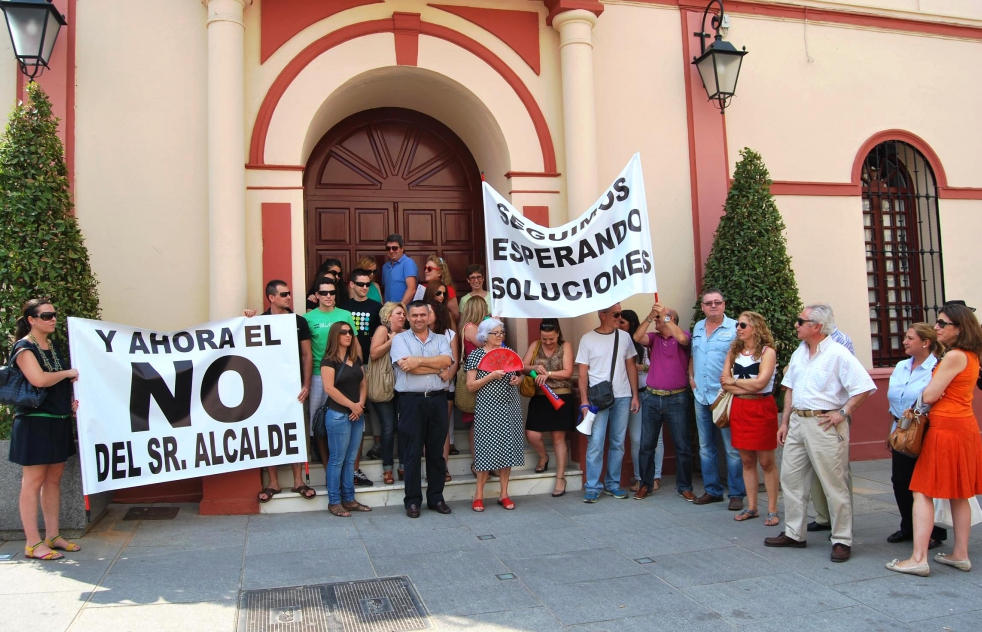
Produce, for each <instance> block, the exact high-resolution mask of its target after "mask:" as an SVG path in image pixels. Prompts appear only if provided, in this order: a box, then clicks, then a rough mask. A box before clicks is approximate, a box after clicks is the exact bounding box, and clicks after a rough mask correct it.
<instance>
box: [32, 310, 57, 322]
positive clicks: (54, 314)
mask: <svg viewBox="0 0 982 632" xmlns="http://www.w3.org/2000/svg"><path fill="white" fill-rule="evenodd" d="M37 318H40V319H41V320H43V321H45V322H47V321H49V320H54V319H55V318H58V312H41V313H40V314H38V315H37Z"/></svg>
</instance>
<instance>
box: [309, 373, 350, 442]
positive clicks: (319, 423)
mask: <svg viewBox="0 0 982 632" xmlns="http://www.w3.org/2000/svg"><path fill="white" fill-rule="evenodd" d="M346 366H348V362H347V361H344V362H342V363H341V368H340V369H338V370H337V371H335V372H334V387H335V388H337V386H338V378H340V377H341V374H342V373H344V368H345V367H346ZM330 401H331V398H330V396H328V397H325V398H324V403H323V404H321V405H320V408H318V409H317V412H316V413H314V436H315V437H317V438H318V439H326V438H327V424H326V417H327V405H328V403H330Z"/></svg>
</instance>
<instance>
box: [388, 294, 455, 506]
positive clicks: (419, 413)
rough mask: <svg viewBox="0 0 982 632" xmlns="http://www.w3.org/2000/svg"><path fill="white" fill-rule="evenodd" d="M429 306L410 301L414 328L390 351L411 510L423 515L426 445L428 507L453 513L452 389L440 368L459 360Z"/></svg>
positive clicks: (395, 341)
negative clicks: (434, 324) (447, 496)
mask: <svg viewBox="0 0 982 632" xmlns="http://www.w3.org/2000/svg"><path fill="white" fill-rule="evenodd" d="M428 316H429V310H428V309H427V305H426V303H425V302H423V301H413V302H412V303H410V304H409V325H410V330H409V331H404V332H402V333H400V334H398V335H396V336H395V337H394V338H393V339H392V347H391V349H390V350H389V355H390V356H391V358H392V369H393V370H394V371H395V377H396V397H398V398H399V459H400V461H401V462H402V464H403V468H404V470H405V472H406V479H405V480H406V496H405V498H404V500H403V504H404V505H405V507H406V515H407V516H409V517H410V518H419V507H420V505H421V504H422V503H423V488H422V481H420V472H419V464H420V460H421V459H422V456H423V447H424V446H425V447H426V478H427V481H428V486H427V488H426V507H427V508H428V509H432V510H433V511H437V512H439V513H442V514H448V513H450V507H448V506H447V503H446V502H444V500H443V486H444V484H445V481H444V476H445V474H446V471H447V462H446V461H445V460H444V458H443V443H444V441H446V439H447V427H448V420H447V391H446V388H447V386H446V384H444V383H443V380H442V379H440V372H441V371H443V370H444V369H446V368H447V367H448V366H450V365H451V364H452V363H453V357H452V353H451V351H450V341H448V340H447V337H446V336H444V335H442V334H435V333H433V332H432V331H430V329H429V326H428V325H427V320H428Z"/></svg>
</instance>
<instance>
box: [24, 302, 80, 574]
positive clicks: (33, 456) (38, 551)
mask: <svg viewBox="0 0 982 632" xmlns="http://www.w3.org/2000/svg"><path fill="white" fill-rule="evenodd" d="M57 316H58V314H57V312H56V311H55V308H54V306H53V305H52V304H51V301H49V300H47V299H40V298H34V299H31V300H29V301H27V302H26V303H24V306H23V308H22V309H21V316H20V318H18V319H17V328H16V331H15V333H14V338H15V339H17V342H16V343H14V346H13V348H12V349H11V350H10V355H11V357H12V358H14V359H15V361H16V365H17V368H18V369H19V370H20V372H21V373H23V375H24V377H25V378H26V379H27V381H28V382H30V383H31V384H32V385H34V386H36V387H38V388H43V389H46V391H47V395H45V398H44V401H43V402H41V405H40V406H38V407H37V408H28V407H26V406H18V407H17V408H16V409H15V411H14V424H13V428H12V429H11V433H10V457H9V458H10V461H11V462H13V463H17V464H18V465H21V466H23V477H22V479H21V487H20V501H19V504H20V520H21V524H23V525H24V535H25V536H26V538H27V541H28V542H37V544H33V545H30V544H29V545H27V546H25V547H24V557H33V558H35V559H39V560H58V559H61V558H62V557H64V555H62V554H61V553H59V552H57V551H56V550H54V549H61V550H62V551H68V552H71V553H74V552H75V551H78V550H80V547H79V546H78V545H77V544H73V543H71V542H68V541H67V540H65V538H63V537H61V536H60V535H58V513H59V509H60V507H61V476H62V473H63V472H64V471H65V462H66V461H67V460H68V457H70V456H71V455H73V454H75V439H74V437H73V436H72V430H73V429H72V413H74V412H75V410H77V409H78V402H77V401H75V400H74V399H73V396H72V382H74V381H75V380H77V379H78V371H77V370H75V369H73V368H71V367H70V366H69V364H68V359H67V358H66V357H65V356H63V355H62V354H60V353H58V351H57V350H56V349H55V346H54V345H53V344H51V340H50V337H51V335H52V334H54V332H55V328H56V327H57V320H56V318H57ZM39 497H40V506H41V513H42V514H44V529H45V531H46V532H47V533H49V534H54V535H51V536H49V537H47V538H45V539H44V540H42V539H41V532H40V531H39V529H38V504H39V502H38V499H39Z"/></svg>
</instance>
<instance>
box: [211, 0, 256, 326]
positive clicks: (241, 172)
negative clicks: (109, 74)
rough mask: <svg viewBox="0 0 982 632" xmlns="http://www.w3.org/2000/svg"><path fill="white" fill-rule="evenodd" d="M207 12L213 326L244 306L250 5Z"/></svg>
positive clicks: (221, 1)
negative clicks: (246, 11) (246, 18)
mask: <svg viewBox="0 0 982 632" xmlns="http://www.w3.org/2000/svg"><path fill="white" fill-rule="evenodd" d="M202 3H203V4H204V5H205V6H206V7H208V23H207V24H208V249H209V252H208V280H209V285H210V288H209V316H210V318H211V320H218V319H222V318H230V317H232V316H236V315H238V314H240V313H241V312H242V309H243V308H244V307H245V304H246V238H245V161H246V160H245V76H244V72H245V70H244V61H243V57H244V45H243V40H244V38H245V26H244V23H243V21H242V14H243V11H244V9H245V6H246V5H249V4H252V0H202Z"/></svg>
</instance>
